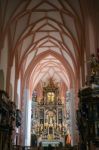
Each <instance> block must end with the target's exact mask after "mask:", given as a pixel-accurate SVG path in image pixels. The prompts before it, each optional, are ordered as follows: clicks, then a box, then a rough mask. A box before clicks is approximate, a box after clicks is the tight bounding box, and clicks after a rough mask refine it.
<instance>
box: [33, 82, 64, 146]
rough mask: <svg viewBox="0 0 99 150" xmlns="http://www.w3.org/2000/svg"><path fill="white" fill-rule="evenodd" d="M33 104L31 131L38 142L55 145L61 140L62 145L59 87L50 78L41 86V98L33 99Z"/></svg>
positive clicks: (61, 113) (62, 127)
mask: <svg viewBox="0 0 99 150" xmlns="http://www.w3.org/2000/svg"><path fill="white" fill-rule="evenodd" d="M33 106H34V107H35V108H34V107H32V108H33V113H32V132H34V133H35V134H36V135H37V139H38V144H39V143H40V142H42V144H43V145H47V144H49V143H51V144H52V145H56V144H59V143H60V142H61V143H62V144H63V145H64V136H65V133H66V128H65V127H64V104H63V103H62V100H61V99H60V98H59V88H58V87H57V86H55V85H54V83H53V81H52V79H51V80H50V81H49V84H48V85H47V86H46V87H43V99H41V100H40V102H37V101H36V102H34V101H33Z"/></svg>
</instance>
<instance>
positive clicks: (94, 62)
mask: <svg viewBox="0 0 99 150" xmlns="http://www.w3.org/2000/svg"><path fill="white" fill-rule="evenodd" d="M89 63H90V66H91V73H92V75H97V74H99V60H98V58H97V57H96V56H95V55H94V54H92V55H91V58H90V61H89Z"/></svg>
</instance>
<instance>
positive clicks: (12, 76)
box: [10, 58, 15, 100]
mask: <svg viewBox="0 0 99 150" xmlns="http://www.w3.org/2000/svg"><path fill="white" fill-rule="evenodd" d="M10 84H11V85H12V100H14V84H15V58H14V60H13V66H12V68H11V77H10Z"/></svg>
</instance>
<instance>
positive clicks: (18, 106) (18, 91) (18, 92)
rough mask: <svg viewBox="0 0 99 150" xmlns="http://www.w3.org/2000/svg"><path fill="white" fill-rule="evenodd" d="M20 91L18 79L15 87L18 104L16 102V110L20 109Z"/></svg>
mask: <svg viewBox="0 0 99 150" xmlns="http://www.w3.org/2000/svg"><path fill="white" fill-rule="evenodd" d="M20 90H21V81H20V79H18V85H17V94H18V99H17V100H18V102H17V108H18V109H20V103H21V102H20Z"/></svg>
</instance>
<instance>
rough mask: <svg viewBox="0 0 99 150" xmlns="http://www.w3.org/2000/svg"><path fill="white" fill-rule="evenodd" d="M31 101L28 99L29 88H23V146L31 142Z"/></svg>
mask: <svg viewBox="0 0 99 150" xmlns="http://www.w3.org/2000/svg"><path fill="white" fill-rule="evenodd" d="M31 102H32V101H31V100H30V99H29V90H28V89H25V90H24V103H25V105H24V113H23V114H24V116H23V121H24V125H23V128H24V141H23V145H24V146H30V144H31V104H32V103H31Z"/></svg>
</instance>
